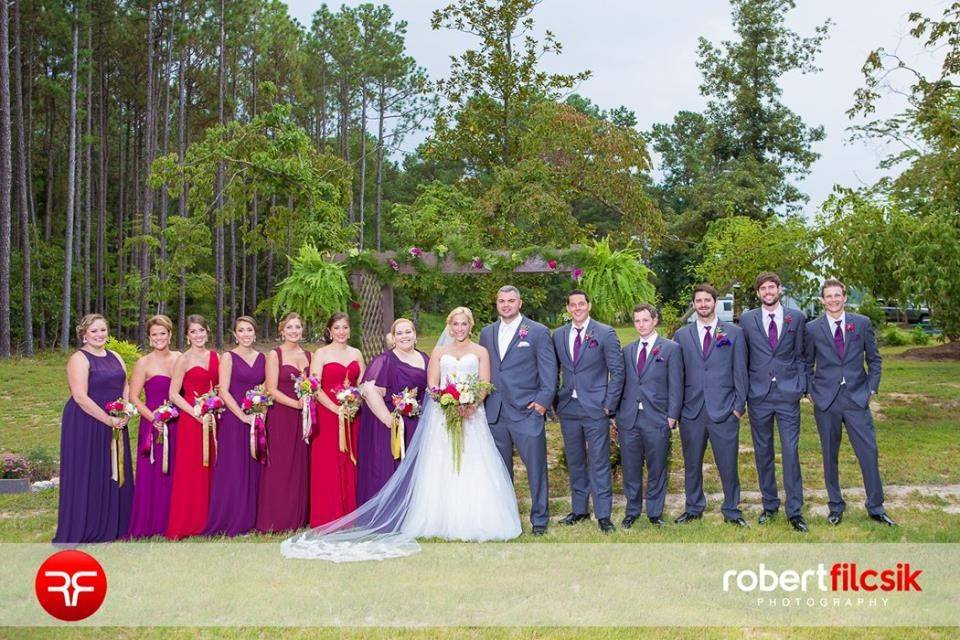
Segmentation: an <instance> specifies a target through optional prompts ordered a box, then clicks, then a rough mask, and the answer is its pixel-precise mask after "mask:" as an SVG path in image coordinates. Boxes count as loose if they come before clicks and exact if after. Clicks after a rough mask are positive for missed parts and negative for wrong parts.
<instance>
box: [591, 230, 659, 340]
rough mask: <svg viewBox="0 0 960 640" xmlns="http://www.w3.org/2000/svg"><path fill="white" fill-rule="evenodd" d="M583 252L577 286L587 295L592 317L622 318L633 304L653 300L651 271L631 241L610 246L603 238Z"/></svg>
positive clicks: (602, 320)
mask: <svg viewBox="0 0 960 640" xmlns="http://www.w3.org/2000/svg"><path fill="white" fill-rule="evenodd" d="M586 253H587V257H586V262H585V263H584V264H583V277H582V279H581V280H580V288H581V289H583V290H584V291H586V292H587V293H588V294H589V295H590V302H591V304H592V307H591V310H590V315H591V316H592V317H594V318H596V319H597V320H599V321H600V322H607V323H618V322H623V321H625V320H627V319H629V318H630V313H631V311H632V310H633V307H634V305H636V304H638V303H640V302H653V301H654V299H655V297H656V290H655V289H654V286H653V284H652V283H651V281H650V275H651V271H650V269H648V268H647V267H646V265H644V264H643V262H642V259H641V254H640V251H639V250H637V249H635V248H633V246H632V245H630V244H628V245H627V246H626V247H624V248H623V249H618V250H614V249H612V248H611V247H610V242H609V240H608V239H607V238H603V239H602V240H598V241H596V242H594V243H593V244H592V245H589V246H588V247H587V252H586Z"/></svg>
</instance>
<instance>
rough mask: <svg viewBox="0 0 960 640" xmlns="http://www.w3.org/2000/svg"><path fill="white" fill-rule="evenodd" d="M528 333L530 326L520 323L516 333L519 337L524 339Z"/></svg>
mask: <svg viewBox="0 0 960 640" xmlns="http://www.w3.org/2000/svg"><path fill="white" fill-rule="evenodd" d="M528 333H530V327H528V326H527V325H526V324H522V325H520V329H519V330H518V331H517V335H518V336H520V339H521V340H526V339H527V334H528Z"/></svg>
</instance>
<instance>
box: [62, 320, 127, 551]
mask: <svg viewBox="0 0 960 640" xmlns="http://www.w3.org/2000/svg"><path fill="white" fill-rule="evenodd" d="M107 331H108V328H107V321H106V319H104V317H103V316H102V315H100V314H99V313H91V314H87V315H86V316H84V317H83V319H82V320H81V321H80V324H79V325H77V338H79V339H80V340H82V341H83V347H81V348H80V350H79V351H77V352H76V353H74V354H73V355H72V356H70V360H68V361H67V381H68V382H69V383H70V399H69V400H67V405H66V406H65V407H64V408H63V419H62V422H61V426H60V508H59V511H58V513H57V533H56V535H55V536H54V538H53V542H54V543H57V544H65V545H66V544H76V543H80V542H109V541H110V540H116V539H117V538H119V537H121V536H123V535H125V534H126V533H127V528H128V527H129V525H130V505H131V503H132V502H133V465H132V464H131V461H130V439H129V438H128V436H127V428H126V425H127V420H128V419H127V418H125V417H124V418H115V417H113V416H111V415H109V414H108V413H107V412H106V410H105V409H104V405H105V404H106V403H108V402H110V401H112V400H116V399H117V398H121V397H122V398H126V397H127V371H126V367H125V366H124V364H123V360H121V359H120V356H118V355H117V354H116V353H114V352H113V351H108V350H107V349H105V348H104V344H105V343H106V342H107ZM117 429H119V430H120V433H121V438H120V441H121V445H120V446H121V447H122V451H123V469H124V482H123V485H122V486H121V485H120V483H119V474H118V479H117V480H114V479H113V477H112V475H113V474H112V473H111V472H112V466H111V461H112V459H113V457H112V455H111V447H110V442H111V440H113V438H114V431H115V430H117Z"/></svg>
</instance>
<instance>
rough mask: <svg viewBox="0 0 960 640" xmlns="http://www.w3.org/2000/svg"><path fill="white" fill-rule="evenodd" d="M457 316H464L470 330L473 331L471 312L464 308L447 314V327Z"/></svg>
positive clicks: (458, 308)
mask: <svg viewBox="0 0 960 640" xmlns="http://www.w3.org/2000/svg"><path fill="white" fill-rule="evenodd" d="M459 315H464V316H466V317H467V322H468V323H469V324H470V330H471V331H473V324H474V322H473V311H470V309H468V308H466V307H457V308H456V309H454V310H453V311H451V312H450V313H448V314H447V326H448V327H449V326H450V325H451V324H452V323H453V319H454V318H455V317H457V316H459Z"/></svg>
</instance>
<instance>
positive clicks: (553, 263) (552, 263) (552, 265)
mask: <svg viewBox="0 0 960 640" xmlns="http://www.w3.org/2000/svg"><path fill="white" fill-rule="evenodd" d="M547 266H548V267H550V268H551V269H556V268H557V261H556V260H547Z"/></svg>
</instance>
